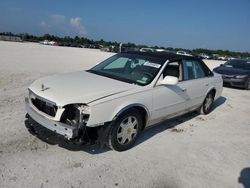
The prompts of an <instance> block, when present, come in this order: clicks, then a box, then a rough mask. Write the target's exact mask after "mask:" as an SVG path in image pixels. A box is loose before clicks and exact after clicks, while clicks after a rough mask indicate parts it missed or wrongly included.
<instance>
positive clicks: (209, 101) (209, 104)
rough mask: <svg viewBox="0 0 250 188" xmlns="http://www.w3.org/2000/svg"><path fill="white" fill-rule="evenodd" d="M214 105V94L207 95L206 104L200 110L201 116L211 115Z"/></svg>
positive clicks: (211, 92)
mask: <svg viewBox="0 0 250 188" xmlns="http://www.w3.org/2000/svg"><path fill="white" fill-rule="evenodd" d="M213 103H214V92H213V91H210V92H209V93H208V94H207V96H206V98H205V100H204V102H203V103H202V106H201V107H200V110H199V112H200V114H203V115H206V114H209V113H210V112H211V109H212V106H213Z"/></svg>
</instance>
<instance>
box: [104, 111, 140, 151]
mask: <svg viewBox="0 0 250 188" xmlns="http://www.w3.org/2000/svg"><path fill="white" fill-rule="evenodd" d="M141 128H142V117H141V114H140V113H139V112H138V110H136V109H132V110H130V111H127V112H125V113H124V114H122V115H121V116H119V117H118V118H117V119H116V120H115V122H114V123H113V127H112V129H111V131H110V134H109V140H108V142H109V147H110V148H111V149H113V150H116V151H125V150H127V149H129V148H131V147H132V146H133V145H134V143H135V141H136V138H137V137H138V135H139V133H140V131H141Z"/></svg>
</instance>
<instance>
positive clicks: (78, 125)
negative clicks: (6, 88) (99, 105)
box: [25, 98, 103, 144]
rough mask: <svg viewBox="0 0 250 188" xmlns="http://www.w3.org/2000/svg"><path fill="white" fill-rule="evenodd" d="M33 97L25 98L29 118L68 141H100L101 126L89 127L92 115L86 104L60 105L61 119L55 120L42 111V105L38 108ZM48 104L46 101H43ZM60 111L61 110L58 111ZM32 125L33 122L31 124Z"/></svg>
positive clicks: (79, 142)
mask: <svg viewBox="0 0 250 188" xmlns="http://www.w3.org/2000/svg"><path fill="white" fill-rule="evenodd" d="M41 100H42V99H41ZM32 101H33V100H31V98H26V99H25V104H26V105H25V106H26V111H27V114H28V116H27V118H28V119H30V120H31V121H32V122H35V123H36V124H38V125H41V126H42V127H45V128H47V129H49V130H50V131H52V132H54V133H56V134H58V135H61V136H63V137H64V138H66V139H67V141H68V142H72V143H78V144H93V143H96V142H97V141H99V138H101V137H102V136H100V134H101V133H100V129H102V128H101V127H103V126H101V127H88V126H86V125H87V122H88V120H89V117H90V112H91V110H90V107H89V106H87V105H85V104H69V105H65V106H63V107H58V109H59V110H58V111H60V110H61V112H62V113H61V116H60V120H59V121H54V120H53V118H52V117H51V118H50V117H49V116H48V114H45V113H44V112H41V111H40V109H41V108H46V107H44V106H40V107H41V108H40V109H39V108H37V105H36V106H35V105H34V104H33V102H32ZM41 104H42V105H46V102H45V103H41ZM57 113H60V112H57ZM30 126H32V123H31V124H30Z"/></svg>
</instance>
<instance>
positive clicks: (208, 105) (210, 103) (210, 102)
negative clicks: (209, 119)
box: [205, 95, 213, 111]
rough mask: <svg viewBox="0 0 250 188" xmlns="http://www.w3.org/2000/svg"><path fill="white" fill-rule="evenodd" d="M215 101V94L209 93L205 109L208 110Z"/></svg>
mask: <svg viewBox="0 0 250 188" xmlns="http://www.w3.org/2000/svg"><path fill="white" fill-rule="evenodd" d="M212 103H213V96H212V95H208V96H207V98H206V101H205V110H206V111H208V110H209V109H210V107H211V105H212Z"/></svg>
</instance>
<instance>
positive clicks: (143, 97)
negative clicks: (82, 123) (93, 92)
mask: <svg viewBox="0 0 250 188" xmlns="http://www.w3.org/2000/svg"><path fill="white" fill-rule="evenodd" d="M135 105H136V106H142V107H144V108H145V110H146V111H147V112H148V114H147V115H148V116H150V114H151V112H150V110H151V108H152V91H151V89H146V90H141V91H137V92H135V93H127V94H126V95H123V96H113V97H112V98H109V99H106V100H105V101H102V102H101V101H99V102H95V103H93V104H91V103H90V104H89V106H90V108H91V114H90V118H89V120H88V123H87V126H88V127H96V126H100V125H102V124H103V123H104V122H110V121H112V120H113V119H114V118H115V117H116V115H117V114H119V112H122V111H123V110H124V109H127V108H128V107H132V106H135Z"/></svg>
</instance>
